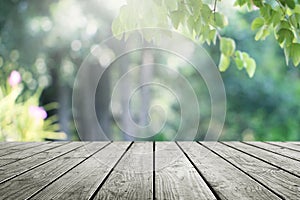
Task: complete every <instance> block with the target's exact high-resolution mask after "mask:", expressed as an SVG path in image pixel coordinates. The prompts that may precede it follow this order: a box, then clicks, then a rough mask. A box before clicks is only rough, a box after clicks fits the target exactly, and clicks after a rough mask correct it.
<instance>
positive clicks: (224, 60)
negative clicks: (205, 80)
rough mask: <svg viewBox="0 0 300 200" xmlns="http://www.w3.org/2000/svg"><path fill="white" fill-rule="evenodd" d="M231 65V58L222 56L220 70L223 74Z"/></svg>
mask: <svg viewBox="0 0 300 200" xmlns="http://www.w3.org/2000/svg"><path fill="white" fill-rule="evenodd" d="M229 65H230V58H229V57H227V56H225V55H224V54H221V57H220V63H219V70H220V71H221V72H224V71H226V69H227V68H228V67H229Z"/></svg>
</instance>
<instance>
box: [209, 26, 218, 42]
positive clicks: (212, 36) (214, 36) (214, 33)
mask: <svg viewBox="0 0 300 200" xmlns="http://www.w3.org/2000/svg"><path fill="white" fill-rule="evenodd" d="M208 37H209V40H210V41H212V43H213V44H216V39H217V31H216V29H213V30H210V31H209V36H208Z"/></svg>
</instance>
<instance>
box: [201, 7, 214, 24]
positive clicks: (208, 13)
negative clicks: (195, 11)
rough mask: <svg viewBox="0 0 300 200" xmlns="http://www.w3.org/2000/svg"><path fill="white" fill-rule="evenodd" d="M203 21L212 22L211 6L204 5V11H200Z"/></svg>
mask: <svg viewBox="0 0 300 200" xmlns="http://www.w3.org/2000/svg"><path fill="white" fill-rule="evenodd" d="M200 13H201V16H202V19H203V21H204V22H206V23H208V22H209V20H210V16H211V14H212V11H211V9H210V8H209V6H208V5H207V4H203V7H202V9H201V10H200Z"/></svg>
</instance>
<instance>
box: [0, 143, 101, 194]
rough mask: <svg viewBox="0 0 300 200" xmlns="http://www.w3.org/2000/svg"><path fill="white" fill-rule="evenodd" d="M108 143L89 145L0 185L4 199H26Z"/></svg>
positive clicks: (0, 191) (0, 192)
mask: <svg viewBox="0 0 300 200" xmlns="http://www.w3.org/2000/svg"><path fill="white" fill-rule="evenodd" d="M105 144H107V142H101V143H97V142H94V143H89V144H86V145H84V146H83V147H80V148H79V149H77V151H72V152H70V153H67V154H65V155H64V156H61V157H59V158H57V159H55V160H52V161H50V162H48V163H46V164H44V165H42V166H40V167H37V168H35V169H34V170H31V171H29V172H27V173H24V174H22V175H20V176H17V177H16V178H14V179H12V180H10V181H8V182H4V183H2V184H0V196H1V198H3V199H25V198H28V197H30V196H31V195H32V194H34V193H35V192H38V191H39V190H40V189H43V188H44V187H45V186H47V185H48V184H50V183H51V182H53V181H55V180H56V179H58V178H60V177H61V176H63V175H64V174H65V173H67V172H68V171H69V170H71V169H72V168H74V167H75V166H77V165H78V164H80V163H81V162H83V161H84V160H86V159H87V158H89V157H90V156H91V155H93V153H96V152H97V151H99V150H100V149H101V148H102V147H103V146H104V145H105Z"/></svg>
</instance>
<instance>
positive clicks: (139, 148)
mask: <svg viewBox="0 0 300 200" xmlns="http://www.w3.org/2000/svg"><path fill="white" fill-rule="evenodd" d="M152 146H153V143H152V142H135V143H134V144H133V145H132V147H131V148H130V149H129V150H128V151H127V153H126V154H125V155H124V157H123V158H122V160H121V161H120V162H119V163H118V165H117V166H116V167H115V169H114V170H113V171H112V173H111V175H110V176H109V177H108V179H107V180H106V181H105V183H104V184H103V185H102V187H101V188H99V189H100V190H99V191H98V192H97V194H96V195H95V198H94V199H152V196H153V187H152V180H153V149H152Z"/></svg>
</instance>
